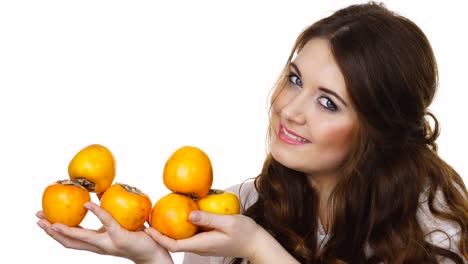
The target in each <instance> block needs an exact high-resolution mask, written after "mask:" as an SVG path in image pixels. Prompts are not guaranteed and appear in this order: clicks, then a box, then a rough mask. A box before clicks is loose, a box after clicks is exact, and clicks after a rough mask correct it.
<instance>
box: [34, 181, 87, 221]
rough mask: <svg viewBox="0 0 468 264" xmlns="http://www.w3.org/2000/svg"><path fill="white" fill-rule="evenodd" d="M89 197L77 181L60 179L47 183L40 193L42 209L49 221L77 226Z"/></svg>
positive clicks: (84, 211) (83, 216)
mask: <svg viewBox="0 0 468 264" xmlns="http://www.w3.org/2000/svg"><path fill="white" fill-rule="evenodd" d="M90 200H91V197H90V195H89V192H88V190H86V189H85V188H84V187H83V186H82V185H81V184H79V183H78V182H74V181H71V180H61V181H57V182H55V183H53V184H50V185H48V186H47V187H46V188H45V190H44V192H43V194H42V210H43V212H44V215H45V217H46V219H47V220H48V221H49V222H50V223H62V224H65V225H67V226H78V225H79V224H80V223H81V222H82V221H83V219H84V218H85V216H86V214H87V212H88V210H87V209H86V208H85V207H84V204H85V203H86V202H89V201H90Z"/></svg>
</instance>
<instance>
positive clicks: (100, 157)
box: [68, 144, 115, 193]
mask: <svg viewBox="0 0 468 264" xmlns="http://www.w3.org/2000/svg"><path fill="white" fill-rule="evenodd" d="M68 175H69V176H70V179H71V180H73V181H78V182H79V183H80V184H82V185H83V186H84V187H85V188H86V189H87V190H88V191H90V192H95V193H103V192H104V191H105V190H106V189H107V188H108V187H109V186H111V185H112V183H113V181H114V178H115V159H114V155H113V154H112V152H111V151H110V150H109V149H108V148H106V147H105V146H103V145H100V144H91V145H88V146H86V147H84V148H83V149H81V150H80V151H79V152H78V153H76V154H75V156H74V157H73V158H72V159H71V161H70V163H69V164H68Z"/></svg>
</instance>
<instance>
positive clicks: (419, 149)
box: [232, 2, 468, 263]
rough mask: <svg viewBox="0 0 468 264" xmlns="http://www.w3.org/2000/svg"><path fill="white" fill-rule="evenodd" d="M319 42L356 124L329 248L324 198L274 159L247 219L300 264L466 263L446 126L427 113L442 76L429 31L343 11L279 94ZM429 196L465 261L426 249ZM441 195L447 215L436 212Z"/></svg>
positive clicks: (373, 9) (333, 199)
mask: <svg viewBox="0 0 468 264" xmlns="http://www.w3.org/2000/svg"><path fill="white" fill-rule="evenodd" d="M312 38H323V39H326V40H328V41H329V43H330V48H331V51H332V53H333V55H334V58H335V60H336V62H337V64H338V66H339V67H340V69H341V72H342V74H343V76H344V78H345V83H346V87H347V91H348V94H349V95H350V98H351V101H352V105H353V107H354V109H355V110H356V112H357V115H358V119H359V128H358V132H357V133H356V138H355V140H353V146H352V149H351V153H350V154H349V155H348V158H347V159H346V160H345V161H344V162H343V165H342V168H340V172H341V173H342V175H341V177H340V180H339V182H338V183H337V185H336V186H335V187H334V189H333V191H332V193H331V195H330V199H329V201H328V202H329V208H331V217H330V223H329V228H328V234H327V235H328V239H327V241H326V242H325V243H324V244H323V245H319V244H318V243H319V242H320V241H317V232H318V222H317V221H318V217H317V216H318V195H317V192H316V191H315V190H314V188H313V187H312V186H311V185H310V184H309V182H308V180H307V178H306V177H305V175H304V174H303V173H301V172H298V171H294V170H291V169H289V168H287V167H285V166H283V165H282V164H280V163H279V162H277V161H276V160H275V159H274V158H272V156H271V154H269V155H268V156H267V159H266V161H265V163H264V167H263V169H262V172H261V173H260V175H259V176H258V177H257V178H256V180H255V188H256V190H257V192H258V200H257V201H256V202H255V203H254V204H253V205H252V206H251V207H249V208H248V209H247V210H246V212H245V215H247V216H249V217H251V218H252V219H254V220H255V221H256V222H257V223H258V224H259V225H261V226H262V227H263V228H264V229H266V230H267V231H268V232H269V233H270V234H271V235H272V236H273V237H275V239H277V240H278V241H279V242H280V243H281V244H282V246H283V247H284V248H285V249H286V250H287V251H288V252H289V253H290V254H291V255H292V256H294V257H295V258H296V259H297V260H298V261H299V262H301V263H333V262H334V261H336V260H341V261H344V262H347V263H380V262H384V263H437V258H438V257H446V258H449V259H451V260H453V261H454V262H455V263H464V259H465V260H466V259H467V258H468V255H467V254H468V253H467V251H468V250H467V244H468V243H467V225H468V204H467V190H466V187H465V185H464V183H463V180H462V178H461V177H460V176H459V175H458V173H457V172H456V171H455V170H454V169H453V168H452V167H451V166H450V165H449V164H447V163H446V162H445V161H444V160H442V159H441V158H440V157H439V156H438V155H437V145H436V139H437V137H438V134H439V124H438V121H437V118H436V117H435V116H434V115H433V114H432V113H430V112H429V111H428V106H429V105H430V104H431V102H432V100H433V98H434V96H435V93H436V89H437V86H438V72H437V64H436V60H435V57H434V54H433V51H432V48H431V45H430V43H429V41H428V39H427V38H426V36H425V35H424V33H423V32H422V30H421V29H420V28H419V27H418V26H417V25H415V24H414V23H413V22H412V21H410V20H409V19H407V18H405V17H403V16H400V15H398V14H396V13H394V12H392V11H390V10H388V9H387V8H386V7H385V6H384V5H383V4H378V3H373V2H371V3H367V4H358V5H352V6H349V7H347V8H344V9H341V10H338V11H336V12H335V13H333V14H332V15H331V16H329V17H326V18H323V19H321V20H319V21H317V22H316V23H314V24H313V25H311V26H310V27H308V28H306V29H305V30H304V31H303V32H302V33H301V35H300V36H299V37H298V39H297V41H296V43H295V46H294V48H293V50H292V52H291V54H290V56H289V59H288V61H287V63H286V66H285V68H284V71H283V74H282V75H281V77H280V79H279V80H278V82H277V84H276V87H275V89H282V87H284V83H285V78H286V76H287V69H289V66H290V63H291V61H292V59H293V57H294V55H295V54H297V53H298V52H300V50H301V49H302V48H303V47H304V45H305V44H306V43H307V42H308V41H309V40H310V39H312ZM275 94H276V93H273V96H274V95H275ZM272 100H274V98H272ZM429 117H430V118H432V122H433V126H432V127H433V128H431V126H430V123H429V121H430V120H428V118H429ZM423 193H425V194H427V201H425V202H426V203H427V204H428V207H429V210H430V212H431V213H432V214H433V215H434V216H436V217H438V218H440V219H445V220H450V221H453V222H454V223H456V224H458V226H459V227H460V241H457V242H458V249H459V251H460V254H461V256H460V255H458V254H456V253H455V252H452V251H450V250H448V249H444V248H442V247H437V246H435V245H432V244H430V243H429V242H427V241H426V239H425V238H426V236H427V235H428V234H426V233H425V230H424V229H423V227H422V225H421V223H419V221H418V218H417V211H418V208H419V207H420V205H421V200H420V197H421V196H420V195H421V194H423ZM437 193H441V195H442V196H443V198H444V199H445V202H446V204H447V209H448V210H441V208H439V207H438V206H436V194H437ZM452 243H455V241H452ZM463 258H464V259H463ZM240 262H241V259H234V260H233V261H232V263H240Z"/></svg>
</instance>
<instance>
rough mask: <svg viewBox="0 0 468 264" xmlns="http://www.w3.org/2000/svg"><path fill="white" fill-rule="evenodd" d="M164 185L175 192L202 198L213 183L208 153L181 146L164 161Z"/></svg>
mask: <svg viewBox="0 0 468 264" xmlns="http://www.w3.org/2000/svg"><path fill="white" fill-rule="evenodd" d="M163 181H164V185H165V186H166V187H167V188H168V189H169V190H171V191H172V192H175V193H182V194H190V195H193V196H195V197H197V198H202V197H204V196H206V195H207V194H208V192H209V191H210V189H211V185H212V183H213V169H212V166H211V161H210V158H209V157H208V155H207V154H206V153H205V152H204V151H203V150H201V149H200V148H197V147H192V146H183V147H181V148H179V149H177V150H176V151H175V152H174V153H173V154H172V155H171V156H170V157H169V159H168V160H167V161H166V164H165V166H164V172H163Z"/></svg>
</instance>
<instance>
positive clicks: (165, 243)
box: [143, 227, 180, 252]
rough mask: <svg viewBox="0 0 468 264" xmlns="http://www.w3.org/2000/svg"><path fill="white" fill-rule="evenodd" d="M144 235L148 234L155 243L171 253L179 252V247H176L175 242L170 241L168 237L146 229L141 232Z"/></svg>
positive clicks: (152, 229) (173, 240)
mask: <svg viewBox="0 0 468 264" xmlns="http://www.w3.org/2000/svg"><path fill="white" fill-rule="evenodd" d="M143 231H144V232H145V233H146V234H148V235H149V236H150V237H151V238H152V239H153V240H154V241H155V242H156V243H158V244H159V245H161V246H162V247H163V248H166V249H167V250H169V251H171V252H179V251H180V250H179V247H178V245H177V240H175V239H172V238H170V237H168V236H165V235H163V234H161V233H160V232H159V231H158V230H156V229H154V228H152V227H148V228H146V229H145V230H143Z"/></svg>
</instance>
